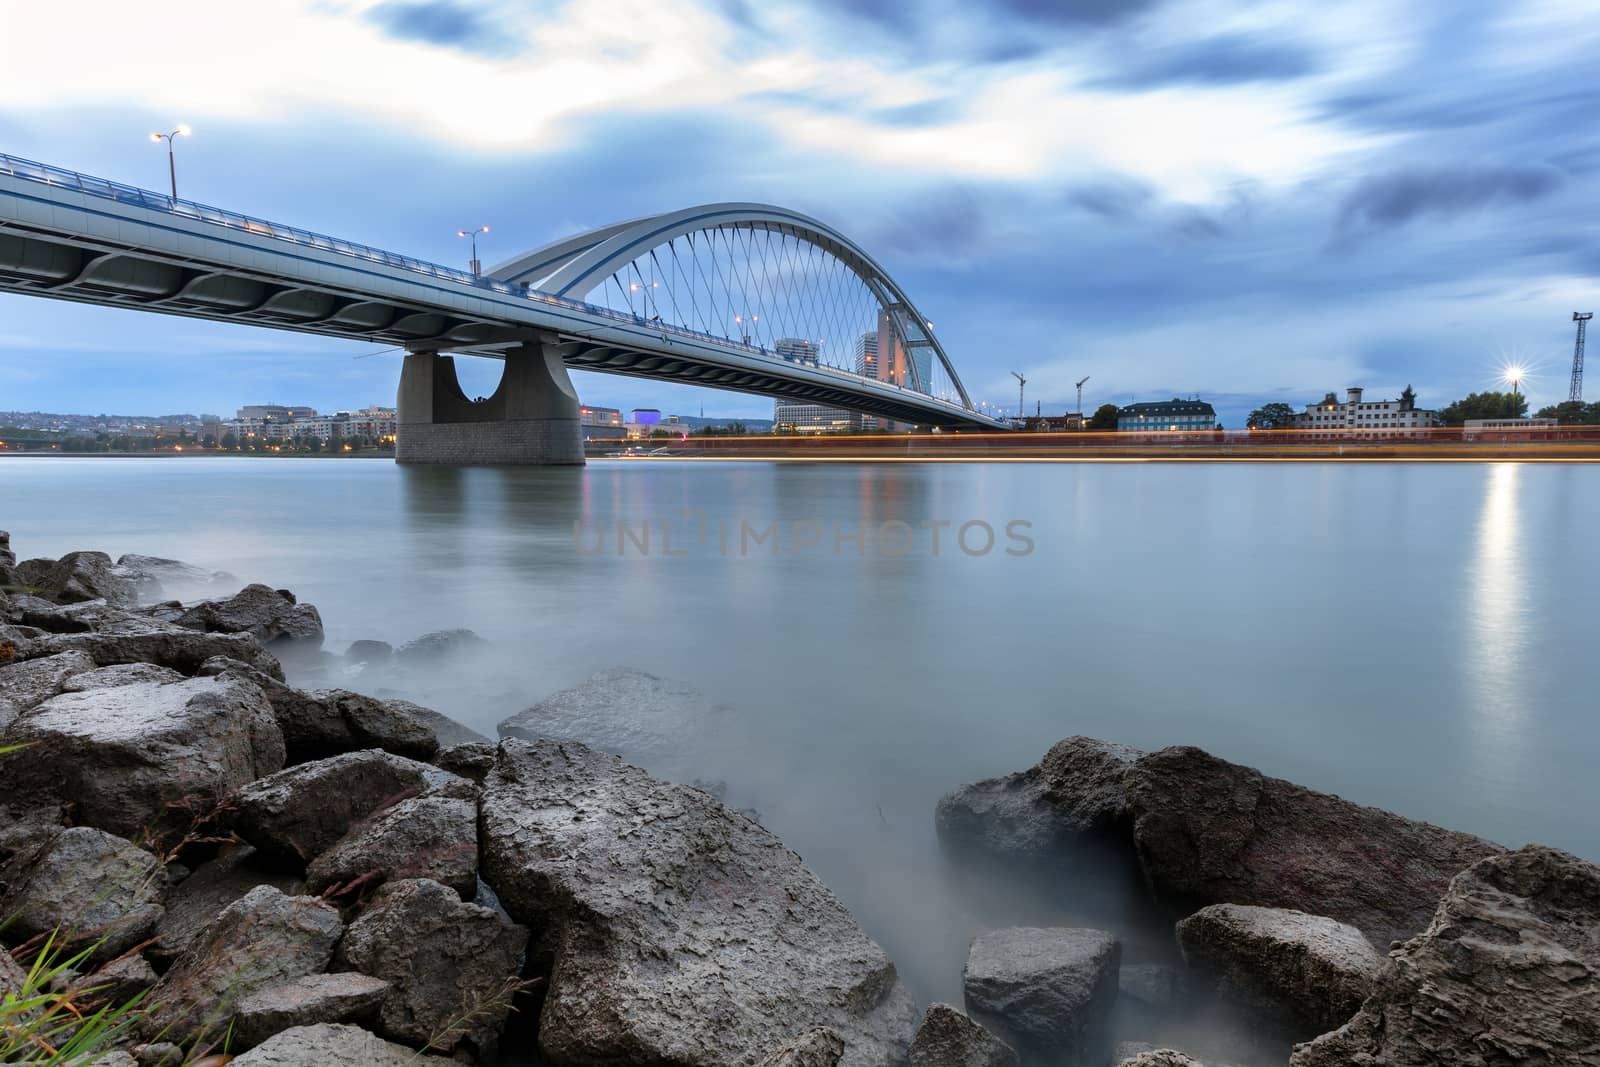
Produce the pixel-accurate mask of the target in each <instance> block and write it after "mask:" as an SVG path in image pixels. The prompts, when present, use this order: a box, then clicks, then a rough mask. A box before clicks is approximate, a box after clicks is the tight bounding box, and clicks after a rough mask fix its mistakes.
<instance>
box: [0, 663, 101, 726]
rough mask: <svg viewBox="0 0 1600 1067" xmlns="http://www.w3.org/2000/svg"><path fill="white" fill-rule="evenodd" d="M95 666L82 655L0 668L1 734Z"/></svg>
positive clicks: (0, 666)
mask: <svg viewBox="0 0 1600 1067" xmlns="http://www.w3.org/2000/svg"><path fill="white" fill-rule="evenodd" d="M94 665H95V664H94V660H93V659H91V658H90V657H89V656H88V655H86V654H84V653H82V652H62V653H60V654H59V655H55V656H43V657H41V658H39V659H32V660H27V661H25V662H22V663H12V664H9V665H0V733H4V732H5V730H6V728H7V727H9V726H10V725H11V724H12V723H13V722H15V721H16V720H17V716H18V715H21V714H22V713H23V712H24V711H27V710H28V709H29V708H32V707H34V706H35V705H38V704H42V703H43V702H45V701H46V700H49V699H50V698H51V697H53V696H55V695H56V694H57V693H59V692H61V690H62V688H63V687H64V686H65V685H66V684H67V680H68V679H70V678H71V677H72V676H73V675H75V674H82V673H83V672H84V671H92V670H94Z"/></svg>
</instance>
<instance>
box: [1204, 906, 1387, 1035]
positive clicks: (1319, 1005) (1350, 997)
mask: <svg viewBox="0 0 1600 1067" xmlns="http://www.w3.org/2000/svg"><path fill="white" fill-rule="evenodd" d="M1178 944H1179V945H1180V946H1182V948H1183V954H1184V958H1185V959H1187V960H1188V961H1189V965H1190V966H1191V967H1192V968H1195V969H1196V970H1197V971H1198V972H1199V973H1200V974H1201V975H1202V976H1204V977H1205V978H1206V979H1207V980H1209V981H1210V982H1212V983H1214V984H1215V986H1216V988H1217V990H1218V991H1219V992H1220V993H1221V994H1222V995H1223V996H1224V997H1226V998H1227V999H1229V1000H1231V1001H1234V1002H1235V1003H1238V1004H1241V1005H1243V1006H1244V1007H1246V1008H1247V1009H1250V1010H1252V1011H1254V1012H1257V1013H1259V1014H1261V1015H1264V1016H1267V1017H1270V1018H1273V1019H1277V1020H1278V1021H1280V1022H1283V1023H1285V1024H1286V1025H1289V1026H1292V1027H1296V1028H1301V1029H1303V1030H1305V1031H1306V1032H1307V1033H1308V1034H1317V1033H1321V1032H1322V1031H1324V1030H1331V1029H1332V1028H1334V1027H1336V1026H1339V1025H1340V1024H1342V1023H1343V1022H1344V1021H1345V1020H1347V1019H1349V1018H1350V1016H1352V1015H1354V1014H1355V1012H1356V1009H1358V1008H1360V1007H1361V1002H1362V1001H1363V1000H1365V999H1366V998H1367V994H1368V993H1369V992H1371V989H1372V983H1373V980H1374V979H1375V978H1376V977H1377V975H1378V971H1379V970H1381V969H1382V967H1383V957H1382V956H1380V955H1378V952H1377V950H1376V949H1374V948H1373V947H1372V944H1371V943H1370V942H1368V941H1367V939H1366V937H1365V936H1363V935H1362V933H1361V931H1360V930H1357V929H1356V928H1355V927H1354V926H1350V925H1348V924H1346V923H1341V922H1339V921H1338V920H1336V919H1326V918H1323V917H1322V916H1319V915H1307V914H1306V913H1305V912H1300V911H1288V910H1285V909H1281V908H1258V907H1251V906H1249V905H1245V904H1213V905H1211V906H1210V907H1208V908H1202V909H1201V910H1199V911H1197V912H1195V913H1194V914H1193V915H1191V916H1189V917H1188V918H1187V919H1184V920H1183V921H1182V922H1180V923H1179V924H1178Z"/></svg>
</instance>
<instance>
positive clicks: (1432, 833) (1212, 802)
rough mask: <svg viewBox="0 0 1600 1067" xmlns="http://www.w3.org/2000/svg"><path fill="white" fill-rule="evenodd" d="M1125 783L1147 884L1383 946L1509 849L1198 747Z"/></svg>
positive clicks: (1159, 760) (1154, 757)
mask: <svg viewBox="0 0 1600 1067" xmlns="http://www.w3.org/2000/svg"><path fill="white" fill-rule="evenodd" d="M1126 781H1127V785H1128V794H1129V797H1130V798H1131V801H1132V805H1133V811H1134V836H1135V842H1136V844H1137V847H1138V850H1139V858H1140V861H1141V863H1142V864H1143V866H1144V869H1145V872H1146V875H1147V876H1148V878H1149V881H1150V884H1151V886H1152V888H1154V889H1155V890H1156V891H1157V893H1158V894H1159V895H1161V896H1162V897H1164V898H1165V899H1167V900H1169V901H1170V902H1172V903H1174V904H1176V905H1178V906H1179V907H1181V908H1182V909H1183V910H1185V911H1193V910H1195V909H1196V908H1198V907H1203V906H1204V905H1207V904H1256V905H1260V906H1262V907H1270V908H1292V909H1295V910H1297V911H1304V912H1307V913H1309V914H1312V915H1326V916H1328V917H1330V918H1333V919H1338V920H1339V921H1340V922H1345V923H1350V924H1351V925H1353V926H1356V927H1359V928H1360V929H1361V930H1362V931H1363V932H1364V933H1365V934H1366V935H1367V937H1368V938H1369V939H1370V940H1371V941H1372V942H1373V944H1376V945H1387V944H1388V943H1389V942H1390V941H1393V940H1402V939H1404V938H1407V937H1410V936H1411V935H1412V934H1414V933H1415V932H1417V931H1418V930H1420V929H1422V927H1423V926H1425V925H1427V922H1428V918H1429V916H1430V915H1432V914H1433V910H1434V908H1435V907H1436V906H1437V904H1438V902H1439V898H1440V897H1441V896H1443V895H1444V891H1445V888H1446V887H1447V886H1448V885H1449V882H1450V879H1451V878H1452V877H1453V876H1454V875H1455V874H1456V873H1458V872H1459V871H1461V870H1464V869H1465V868H1467V867H1469V866H1471V865H1472V864H1473V863H1475V862H1477V861H1478V860H1480V859H1483V858H1484V857H1486V856H1491V855H1496V854H1498V853H1500V852H1503V851H1504V850H1503V849H1502V848H1501V847H1500V846H1498V845H1495V844H1491V843H1490V842H1487V841H1484V840H1482V839H1480V838H1476V837H1473V836H1471V835H1469V834H1462V833H1456V832H1454V831H1451V830H1444V829H1441V828H1439V827H1437V826H1432V825H1430V824H1428V823H1423V822H1415V821H1413V820H1411V819H1405V818H1401V817H1400V816H1398V815H1395V814H1393V813H1391V812H1387V811H1383V810H1381V809H1378V808H1367V807H1362V806H1360V805H1358V804H1352V803H1351V802H1349V801H1347V800H1344V799H1341V798H1340V797H1336V796H1332V795H1330V794H1327V793H1317V792H1314V791H1312V790H1310V789H1306V788H1304V787H1303V786H1298V785H1295V784H1293V783H1292V782H1286V781H1283V780H1281V779H1277V778H1268V777H1267V776H1265V775H1263V774H1262V773H1261V772H1260V771H1257V770H1254V769H1253V768H1250V767H1241V766H1239V765H1237V764H1233V763H1228V762H1227V761H1225V760H1221V759H1218V758H1217V757H1215V756H1212V755H1210V754H1209V753H1206V752H1203V751H1201V750H1200V749H1198V748H1187V747H1183V748H1168V749H1163V750H1162V751H1160V752H1155V753H1152V754H1150V755H1148V756H1145V757H1143V758H1142V759H1140V760H1139V761H1138V762H1137V763H1136V764H1135V765H1134V766H1133V768H1132V769H1131V770H1130V771H1129V772H1128V776H1127V779H1126Z"/></svg>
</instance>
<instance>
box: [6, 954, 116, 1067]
mask: <svg viewBox="0 0 1600 1067" xmlns="http://www.w3.org/2000/svg"><path fill="white" fill-rule="evenodd" d="M96 947H98V946H90V947H89V948H86V949H84V950H83V951H82V952H78V953H74V954H70V955H69V954H67V953H65V952H63V951H61V950H60V949H59V948H58V947H57V945H56V942H55V936H54V935H51V937H49V938H47V939H46V941H45V943H44V946H43V947H42V948H41V949H40V950H39V952H38V953H37V954H36V955H35V956H34V958H33V963H32V965H31V966H30V967H29V968H28V971H27V975H26V977H25V978H24V979H23V982H22V988H21V989H18V990H7V991H6V992H5V993H4V994H3V995H0V1063H27V1064H32V1065H35V1067H69V1065H70V1067H88V1065H89V1064H93V1063H94V1062H96V1061H97V1060H100V1059H102V1058H104V1057H105V1056H107V1055H108V1054H110V1053H111V1052H114V1051H116V1050H117V1048H118V1046H119V1045H121V1044H123V1043H126V1042H127V1041H129V1040H131V1039H132V1037H133V1027H134V1026H135V1025H136V1024H137V1023H138V1021H139V1019H140V1018H141V1017H142V1016H143V1014H144V1013H143V1011H142V1010H141V1007H140V1002H141V1001H142V1000H143V999H144V994H143V993H140V994H139V995H138V996H136V997H134V998H133V999H132V1000H129V1001H128V1002H127V1003H125V1004H111V1003H109V1002H106V1003H97V1000H96V994H97V993H98V992H100V990H101V989H102V988H104V987H99V986H95V985H94V984H93V980H92V977H91V978H90V980H89V981H88V982H87V983H85V984H80V985H79V987H78V988H75V989H74V988H71V987H70V985H69V982H68V980H69V979H71V978H72V977H73V975H75V974H76V973H77V971H78V968H79V967H81V966H83V965H84V964H85V963H87V961H88V959H89V957H90V956H91V955H92V954H93V953H94V951H95V948H96ZM58 980H59V981H58ZM52 984H55V985H56V986H57V987H58V988H60V989H62V990H65V991H64V992H55V991H54V990H52V988H51V987H52Z"/></svg>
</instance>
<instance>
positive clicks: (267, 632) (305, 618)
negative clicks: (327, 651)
mask: <svg viewBox="0 0 1600 1067" xmlns="http://www.w3.org/2000/svg"><path fill="white" fill-rule="evenodd" d="M178 625H179V626H184V627H187V628H188V629H191V630H204V631H205V632H207V633H225V634H237V633H247V634H250V635H251V636H253V637H255V638H256V639H257V640H259V641H260V642H261V643H262V644H264V645H272V644H275V643H277V642H283V643H286V644H291V643H298V644H304V645H308V646H310V647H314V648H320V647H321V645H322V616H321V615H319V614H318V613H317V609H316V608H315V607H314V606H313V605H311V604H302V603H300V602H299V601H297V600H296V599H295V595H294V594H293V593H291V592H289V590H287V589H273V588H271V587H270V586H265V585H261V584H259V583H256V584H253V585H247V586H245V587H244V588H243V589H241V590H239V591H238V592H237V593H235V594H234V595H233V596H231V597H229V598H228V599H226V600H204V601H201V602H200V603H199V604H196V605H195V606H194V607H192V608H190V609H189V610H188V611H186V612H184V613H183V615H182V616H181V617H179V619H178Z"/></svg>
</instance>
